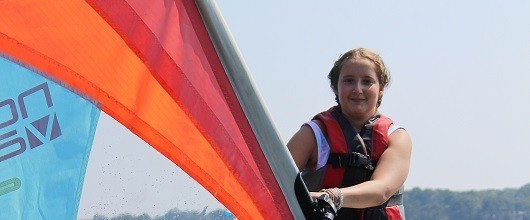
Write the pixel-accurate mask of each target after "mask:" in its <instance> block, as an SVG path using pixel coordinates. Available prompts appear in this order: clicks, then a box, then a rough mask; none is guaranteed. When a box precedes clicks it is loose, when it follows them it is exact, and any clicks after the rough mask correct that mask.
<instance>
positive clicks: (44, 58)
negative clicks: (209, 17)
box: [0, 0, 293, 219]
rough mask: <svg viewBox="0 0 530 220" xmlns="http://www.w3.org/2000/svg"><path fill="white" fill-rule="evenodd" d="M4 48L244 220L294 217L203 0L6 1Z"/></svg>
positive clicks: (0, 42) (0, 6) (0, 31)
mask: <svg viewBox="0 0 530 220" xmlns="http://www.w3.org/2000/svg"><path fill="white" fill-rule="evenodd" d="M0 14H1V15H2V19H0V53H2V54H3V56H7V57H9V58H11V59H14V60H16V62H18V63H21V64H23V65H25V66H28V67H30V68H32V69H36V70H37V71H38V72H39V73H40V74H42V75H43V76H45V77H47V78H49V79H52V80H54V81H56V82H58V83H59V84H61V85H63V86H65V87H67V88H69V89H71V90H73V91H75V92H76V93H78V94H79V95H80V96H83V97H86V98H87V99H89V100H94V101H95V102H96V105H97V106H98V107H99V108H100V109H101V110H103V111H105V112H106V113H107V114H109V115H110V116H112V117H113V118H115V119H116V120H117V121H119V122H120V123H122V124H123V125H124V126H126V127H127V128H128V129H130V130H131V131H133V132H134V133H135V134H136V135H138V136H139V137H141V138H142V139H143V140H145V141H146V142H147V143H148V144H149V145H150V146H152V147H153V148H155V149H156V150H158V151H159V152H160V153H162V154H163V155H165V156H166V157H167V158H169V159H170V160H171V161H173V162H174V163H175V164H176V165H178V166H179V167H180V168H182V169H183V170H184V171H185V172H187V173H188V174H189V175H190V176H191V177H193V178H194V179H195V180H197V181H198V182H199V183H200V184H201V185H203V186H204V187H205V188H206V189H207V190H208V191H209V192H210V193H211V194H212V195H214V196H215V197H216V198H217V199H218V200H219V201H220V202H221V203H223V204H224V205H225V206H226V207H227V208H229V209H230V210H231V211H232V212H233V213H234V214H235V215H236V216H237V217H238V218H240V219H289V218H293V215H292V213H291V210H290V208H289V205H288V204H287V202H286V199H285V198H284V196H283V193H282V190H281V189H280V186H279V185H278V182H277V181H276V178H275V176H274V173H273V171H272V170H271V168H270V167H269V166H267V164H268V162H267V160H266V157H265V155H264V154H263V152H262V150H261V148H260V146H259V144H258V140H257V139H256V136H255V134H254V132H253V130H252V128H251V126H250V124H249V122H248V121H247V119H246V116H245V113H244V112H243V109H242V108H241V105H240V103H239V101H238V99H237V97H236V94H235V93H234V90H233V89H232V86H231V84H230V81H229V79H228V77H227V75H226V73H225V70H224V68H223V65H222V63H221V61H220V59H219V57H218V55H217V53H216V50H215V48H214V45H213V44H212V41H211V40H210V37H209V35H208V31H207V30H206V28H205V26H204V23H203V20H202V17H201V14H200V13H199V11H198V9H197V6H196V4H195V2H194V1H189V0H183V1H178V0H176V1H143V0H116V1H105V0H88V1H81V0H69V1H21V0H19V1H17V0H6V1H0Z"/></svg>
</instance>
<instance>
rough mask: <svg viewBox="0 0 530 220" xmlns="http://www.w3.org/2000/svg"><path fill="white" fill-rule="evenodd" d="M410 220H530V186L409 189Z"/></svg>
mask: <svg viewBox="0 0 530 220" xmlns="http://www.w3.org/2000/svg"><path fill="white" fill-rule="evenodd" d="M404 204H405V215H406V218H407V219H408V220H420V219H421V220H423V219H437V220H450V219H466V220H475V219H476V220H490V219H491V220H494V219H499V220H500V219H502V220H505V219H508V220H530V184H526V185H524V186H522V187H520V188H518V189H503V190H478V191H477V190H471V191H462V192H459V191H450V190H442V189H420V188H413V189H411V190H407V191H406V192H405V195H404ZM233 218H234V216H233V215H232V213H231V212H229V211H228V210H226V209H216V210H213V211H207V207H205V208H204V209H203V210H202V211H186V210H184V211H183V210H179V209H173V210H171V211H169V212H168V213H166V214H165V215H163V216H155V217H151V216H149V215H147V214H143V215H139V216H133V215H130V214H121V215H119V216H116V217H106V216H102V215H95V216H94V218H93V219H94V220H167V219H182V220H188V219H190V220H191V219H193V220H196V219H199V220H229V219H233Z"/></svg>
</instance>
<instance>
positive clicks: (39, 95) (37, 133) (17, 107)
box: [0, 82, 61, 163]
mask: <svg viewBox="0 0 530 220" xmlns="http://www.w3.org/2000/svg"><path fill="white" fill-rule="evenodd" d="M52 107H53V101H52V97H51V94H50V89H49V87H48V83H46V82H45V83H42V84H40V85H37V86H35V87H33V88H30V89H28V90H26V91H24V92H22V93H20V94H19V95H18V96H17V97H16V98H15V99H12V98H10V99H6V100H3V101H0V163H1V162H3V161H5V160H7V159H10V158H13V157H15V156H18V155H20V154H22V153H24V152H25V151H26V150H28V147H29V149H33V148H36V147H39V146H42V145H44V144H45V143H49V142H50V141H52V140H54V139H56V138H58V137H59V136H61V128H60V126H59V121H58V119H57V114H56V113H55V112H54V111H53V108H52Z"/></svg>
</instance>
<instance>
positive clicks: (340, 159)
mask: <svg viewBox="0 0 530 220" xmlns="http://www.w3.org/2000/svg"><path fill="white" fill-rule="evenodd" d="M326 164H331V166H333V168H339V167H358V168H365V169H368V170H373V169H374V167H373V166H372V161H370V159H369V158H368V157H366V156H365V155H363V154H360V153H357V152H350V153H346V154H339V153H331V154H330V155H329V158H328V162H327V163H326Z"/></svg>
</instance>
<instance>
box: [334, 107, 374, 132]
mask: <svg viewBox="0 0 530 220" xmlns="http://www.w3.org/2000/svg"><path fill="white" fill-rule="evenodd" d="M342 114H343V115H344V117H346V119H348V121H349V122H350V124H351V126H352V127H353V129H355V131H357V132H360V131H361V130H362V129H363V127H364V125H365V124H366V122H368V120H370V118H372V117H373V116H374V115H375V114H377V111H374V113H373V114H370V115H362V116H351V115H346V114H344V113H342Z"/></svg>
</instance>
